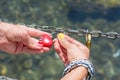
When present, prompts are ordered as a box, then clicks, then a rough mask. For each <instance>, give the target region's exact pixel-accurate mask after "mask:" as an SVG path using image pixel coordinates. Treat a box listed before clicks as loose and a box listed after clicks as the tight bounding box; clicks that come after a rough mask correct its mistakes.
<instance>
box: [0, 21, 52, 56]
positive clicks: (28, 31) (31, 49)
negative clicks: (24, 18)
mask: <svg viewBox="0 0 120 80" xmlns="http://www.w3.org/2000/svg"><path fill="white" fill-rule="evenodd" d="M43 34H47V35H49V36H51V35H50V34H49V33H47V32H43V31H39V30H36V29H33V28H29V27H26V26H23V25H14V24H8V23H4V22H0V50H2V51H5V52H8V53H12V54H18V53H36V54H39V53H43V52H46V51H49V49H50V48H49V47H43V46H42V45H40V44H38V42H39V40H37V39H35V38H34V37H38V38H40V37H41V36H42V35H43Z"/></svg>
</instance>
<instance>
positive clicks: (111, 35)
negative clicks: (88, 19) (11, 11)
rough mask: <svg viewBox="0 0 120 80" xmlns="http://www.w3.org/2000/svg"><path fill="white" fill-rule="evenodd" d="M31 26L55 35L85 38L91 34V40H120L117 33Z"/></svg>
mask: <svg viewBox="0 0 120 80" xmlns="http://www.w3.org/2000/svg"><path fill="white" fill-rule="evenodd" d="M29 26H32V27H34V28H36V29H39V30H42V31H46V32H49V33H51V34H57V33H60V32H62V33H65V34H74V35H77V36H85V35H86V34H91V36H92V38H100V37H105V38H108V39H116V38H120V34H119V33H117V32H106V33H104V32H102V31H100V30H92V31H88V30H85V29H77V30H74V29H70V28H57V27H54V26H40V25H29Z"/></svg>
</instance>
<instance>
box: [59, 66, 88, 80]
mask: <svg viewBox="0 0 120 80" xmlns="http://www.w3.org/2000/svg"><path fill="white" fill-rule="evenodd" d="M87 75H88V71H87V68H85V67H83V66H79V67H77V68H75V69H73V70H72V71H70V72H69V73H68V74H66V75H65V76H64V77H63V78H62V79H61V80H84V78H85V77H86V76H87Z"/></svg>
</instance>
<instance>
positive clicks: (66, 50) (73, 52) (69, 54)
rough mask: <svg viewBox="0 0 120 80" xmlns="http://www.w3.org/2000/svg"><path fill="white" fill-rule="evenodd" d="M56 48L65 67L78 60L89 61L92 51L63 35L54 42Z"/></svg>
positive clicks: (58, 36)
mask: <svg viewBox="0 0 120 80" xmlns="http://www.w3.org/2000/svg"><path fill="white" fill-rule="evenodd" d="M54 47H55V50H56V52H57V53H58V55H59V57H60V58H61V60H62V61H63V62H64V64H65V65H67V64H68V63H69V62H71V61H74V60H76V59H89V53H90V51H89V49H88V48H87V47H86V46H85V45H83V44H82V43H80V42H78V41H77V40H75V39H72V38H71V37H69V36H67V35H64V34H62V33H60V34H58V35H57V39H55V40H54Z"/></svg>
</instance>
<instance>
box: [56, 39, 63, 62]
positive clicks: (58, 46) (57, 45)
mask: <svg viewBox="0 0 120 80" xmlns="http://www.w3.org/2000/svg"><path fill="white" fill-rule="evenodd" d="M54 48H55V50H56V52H57V54H58V55H59V57H60V58H61V60H62V61H63V62H65V54H64V53H63V52H62V50H61V48H60V45H59V42H58V40H57V39H56V40H54Z"/></svg>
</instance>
